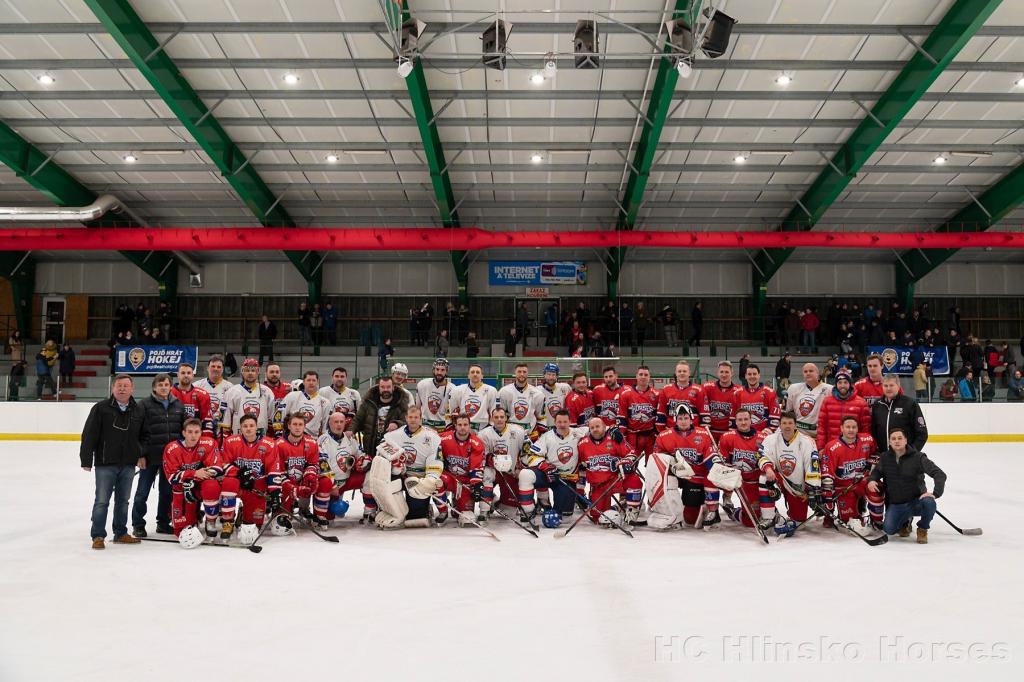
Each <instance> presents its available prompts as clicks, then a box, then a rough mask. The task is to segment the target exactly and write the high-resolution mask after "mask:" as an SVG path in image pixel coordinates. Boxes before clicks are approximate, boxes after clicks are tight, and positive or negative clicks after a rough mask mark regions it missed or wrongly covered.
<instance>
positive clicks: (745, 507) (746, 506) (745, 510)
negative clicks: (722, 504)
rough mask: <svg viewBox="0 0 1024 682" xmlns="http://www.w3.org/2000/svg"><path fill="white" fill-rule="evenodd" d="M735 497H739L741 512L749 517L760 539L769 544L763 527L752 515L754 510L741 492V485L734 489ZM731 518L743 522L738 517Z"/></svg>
mask: <svg viewBox="0 0 1024 682" xmlns="http://www.w3.org/2000/svg"><path fill="white" fill-rule="evenodd" d="M736 497H737V498H739V501H740V507H741V508H742V509H743V513H744V514H746V515H747V518H748V519H750V522H751V523H752V524H754V530H755V531H756V532H757V534H758V535H760V536H761V539H762V540H764V544H766V545H767V544H770V543H769V542H768V536H767V535H766V534H765V532H764V528H761V526H760V525H759V524H758V523H757V519H756V518H755V517H754V512H753V510H752V508H751V506H750V502H748V501H747V497H746V495H744V494H743V488H742V487H740V488H739V489H737V490H736ZM729 518H732V516H730V517H729ZM733 520H734V521H736V522H737V523H739V524H741V525H742V523H743V521H741V520H739V519H733Z"/></svg>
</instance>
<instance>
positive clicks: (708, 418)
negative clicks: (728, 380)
mask: <svg viewBox="0 0 1024 682" xmlns="http://www.w3.org/2000/svg"><path fill="white" fill-rule="evenodd" d="M702 389H703V391H704V408H703V409H702V410H700V421H701V424H703V425H704V426H706V427H708V428H709V429H711V430H712V431H714V432H716V433H725V432H726V431H728V430H729V427H730V425H731V423H732V418H733V411H732V396H733V393H735V392H736V391H738V390H739V386H737V385H736V384H729V385H728V386H727V387H725V388H723V387H722V386H721V385H720V384H719V383H718V382H717V381H709V382H707V383H706V384H704V386H702Z"/></svg>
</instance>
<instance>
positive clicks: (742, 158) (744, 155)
mask: <svg viewBox="0 0 1024 682" xmlns="http://www.w3.org/2000/svg"><path fill="white" fill-rule="evenodd" d="M748 158H750V152H740V153H739V154H737V155H736V156H734V157H732V162H733V163H746V162H747V159H748Z"/></svg>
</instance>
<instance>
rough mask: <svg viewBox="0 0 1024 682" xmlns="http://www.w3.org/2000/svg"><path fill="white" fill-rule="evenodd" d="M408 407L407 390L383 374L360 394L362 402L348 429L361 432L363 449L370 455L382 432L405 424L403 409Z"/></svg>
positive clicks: (382, 436)
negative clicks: (396, 386)
mask: <svg viewBox="0 0 1024 682" xmlns="http://www.w3.org/2000/svg"><path fill="white" fill-rule="evenodd" d="M408 409H409V401H408V398H407V397H406V392H405V391H401V390H396V389H395V382H394V380H393V379H392V378H391V377H389V376H383V377H381V378H380V379H379V380H378V381H377V385H376V386H373V387H372V388H370V390H369V391H367V392H366V395H365V396H363V402H361V403H359V410H358V411H357V412H356V416H355V419H353V420H352V423H351V424H350V425H349V429H350V430H352V431H353V432H355V433H361V434H363V452H365V453H366V454H367V455H369V456H371V457H372V456H373V455H374V453H376V451H377V444H378V443H380V442H381V440H383V439H384V434H385V433H387V432H388V431H394V430H395V429H397V428H399V427H402V426H405V412H406V410H408Z"/></svg>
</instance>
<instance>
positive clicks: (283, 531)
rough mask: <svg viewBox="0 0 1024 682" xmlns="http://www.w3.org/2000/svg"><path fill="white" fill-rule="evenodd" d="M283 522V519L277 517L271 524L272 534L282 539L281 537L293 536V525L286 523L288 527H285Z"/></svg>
mask: <svg viewBox="0 0 1024 682" xmlns="http://www.w3.org/2000/svg"><path fill="white" fill-rule="evenodd" d="M281 521H282V517H280V516H275V517H274V520H273V521H271V522H270V532H271V534H273V535H276V536H278V537H281V536H284V535H292V534H293V533H294V532H295V531H294V530H292V526H291V523H289V522H287V521H286V522H285V523H287V524H288V525H285V523H282V522H281Z"/></svg>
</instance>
